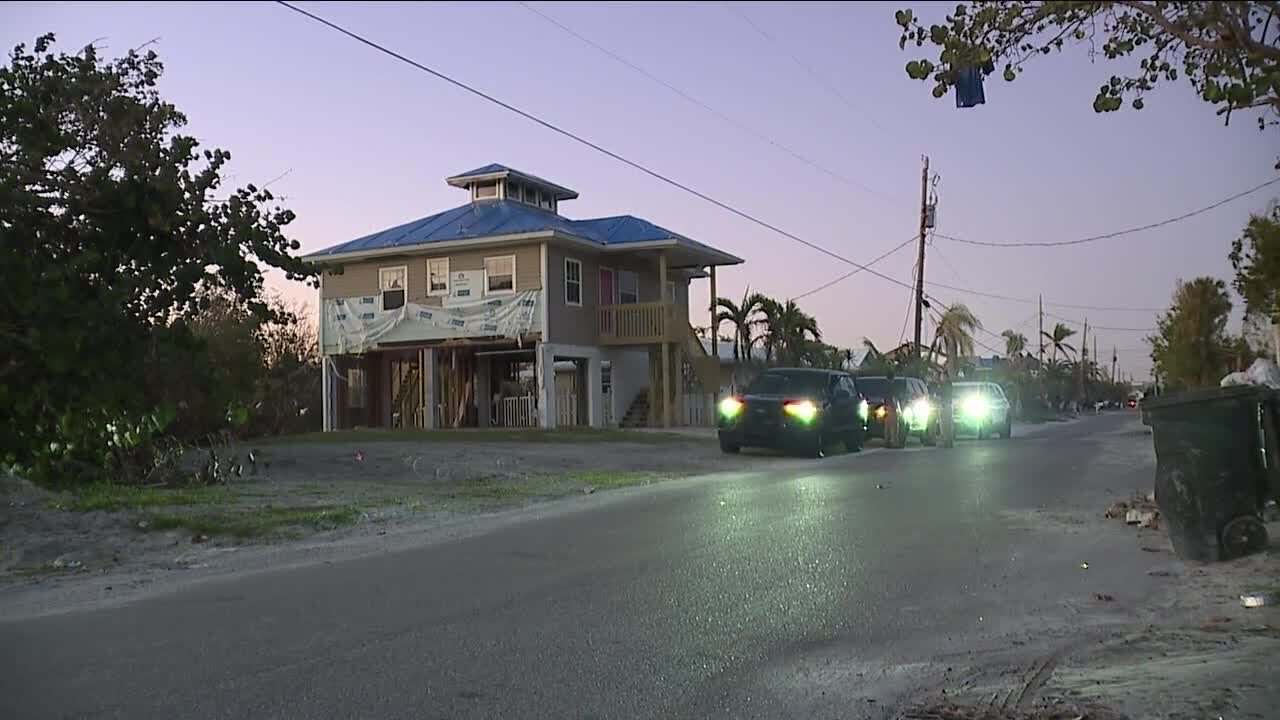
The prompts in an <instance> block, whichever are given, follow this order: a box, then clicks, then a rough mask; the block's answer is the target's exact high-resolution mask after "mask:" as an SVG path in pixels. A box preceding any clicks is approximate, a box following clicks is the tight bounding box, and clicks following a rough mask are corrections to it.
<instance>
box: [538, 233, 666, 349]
mask: <svg viewBox="0 0 1280 720" xmlns="http://www.w3.org/2000/svg"><path fill="white" fill-rule="evenodd" d="M566 258H573V259H574V260H578V261H581V262H582V307H575V306H572V305H567V304H566V303H565V288H564V267H565V259H566ZM601 267H608V268H612V269H613V270H614V272H618V271H621V270H629V271H632V272H635V273H637V274H638V275H639V280H640V302H658V301H660V300H662V299H663V298H662V294H661V292H660V291H659V288H658V263H657V258H656V256H654V255H652V254H650V255H621V254H613V253H611V254H608V255H604V254H599V253H593V252H591V251H590V250H587V249H585V248H583V249H579V248H567V247H560V246H557V245H548V246H547V327H548V331H547V337H548V338H549V341H550V342H555V343H564V344H567V345H594V344H595V343H596V330H597V326H596V322H597V320H596V307H597V305H598V304H599V299H600V268H601ZM670 279H671V280H673V281H675V283H676V300H677V302H683V303H686V304H687V301H688V296H689V284H688V280H687V279H686V278H684V277H683V276H677V274H676V273H675V272H672V273H671V275H670ZM615 284H616V280H615Z"/></svg>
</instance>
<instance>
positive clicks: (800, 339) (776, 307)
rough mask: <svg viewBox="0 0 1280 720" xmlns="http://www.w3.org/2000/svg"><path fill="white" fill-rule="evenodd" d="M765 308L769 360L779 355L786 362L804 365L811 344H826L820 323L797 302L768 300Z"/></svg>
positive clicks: (765, 340)
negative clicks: (819, 326) (819, 327)
mask: <svg viewBox="0 0 1280 720" xmlns="http://www.w3.org/2000/svg"><path fill="white" fill-rule="evenodd" d="M762 305H763V315H764V319H763V320H761V323H762V324H763V325H764V328H765V336H764V343H765V355H766V357H767V358H768V359H769V360H772V359H773V357H774V356H775V355H777V356H778V358H779V359H780V360H781V361H782V362H784V363H789V364H794V363H797V362H800V361H801V360H803V359H804V357H805V355H806V353H807V351H808V348H809V345H810V343H817V342H821V341H822V332H821V331H819V330H818V321H817V320H815V319H814V318H813V316H812V315H809V314H808V313H806V312H804V311H803V310H801V309H800V306H799V305H797V304H796V302H795V301H794V300H788V301H786V302H785V303H779V302H778V301H776V300H768V299H766V300H765V301H764V302H763V303H762Z"/></svg>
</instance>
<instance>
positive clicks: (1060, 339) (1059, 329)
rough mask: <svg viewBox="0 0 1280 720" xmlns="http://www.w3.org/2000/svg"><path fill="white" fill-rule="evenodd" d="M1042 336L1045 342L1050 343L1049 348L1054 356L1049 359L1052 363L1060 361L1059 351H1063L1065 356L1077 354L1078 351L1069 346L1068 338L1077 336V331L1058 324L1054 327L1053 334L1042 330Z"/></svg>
mask: <svg viewBox="0 0 1280 720" xmlns="http://www.w3.org/2000/svg"><path fill="white" fill-rule="evenodd" d="M1040 334H1041V335H1043V336H1044V339H1045V340H1048V341H1049V347H1050V348H1052V350H1053V353H1052V356H1051V357H1050V358H1049V359H1050V361H1054V360H1057V359H1058V352H1059V351H1061V352H1062V354H1063V355H1067V356H1070V355H1075V354H1076V349H1075V348H1074V347H1071V345H1069V344H1067V338H1069V337H1071V336H1072V335H1075V334H1076V331H1075V330H1072V329H1071V328H1069V327H1067V326H1066V325H1065V324H1063V323H1058V324H1057V325H1054V326H1053V331H1052V332H1046V331H1043V330H1042V331H1041V332H1040Z"/></svg>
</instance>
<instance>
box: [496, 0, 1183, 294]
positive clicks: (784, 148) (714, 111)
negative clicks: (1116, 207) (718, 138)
mask: <svg viewBox="0 0 1280 720" xmlns="http://www.w3.org/2000/svg"><path fill="white" fill-rule="evenodd" d="M519 5H520V6H521V7H523V8H525V9H526V10H528V11H529V12H531V13H533V14H534V15H537V16H538V17H540V18H542V19H543V20H545V21H546V22H548V23H550V24H552V25H554V26H555V27H557V28H559V29H560V30H562V31H563V32H565V33H567V34H569V35H570V36H572V37H574V38H576V39H577V40H579V41H581V42H583V43H585V44H586V45H588V46H590V47H592V48H594V49H596V50H597V51H599V52H601V53H604V54H605V55H607V56H609V57H610V58H612V59H613V60H615V61H617V62H619V63H621V64H623V65H625V66H626V67H628V68H630V69H632V70H634V71H635V72H637V73H640V74H641V75H642V76H644V77H645V78H647V79H649V80H650V81H652V82H654V83H657V84H658V85H661V86H662V87H664V88H666V89H667V90H669V91H671V92H673V93H675V94H676V95H679V96H680V97H682V98H684V99H685V100H687V101H688V102H691V103H693V104H694V105H697V106H698V107H700V108H702V109H703V110H706V111H707V112H709V113H711V114H713V115H715V116H716V117H717V118H719V119H721V120H723V121H724V122H727V123H729V124H730V125H733V126H734V127H736V128H738V129H739V130H742V131H743V132H746V133H748V134H750V135H752V136H754V137H756V138H757V139H759V140H761V141H763V142H765V143H767V144H769V145H772V146H773V147H775V148H778V149H779V150H782V151H783V152H785V153H787V154H789V155H791V156H792V157H794V158H795V159H797V160H799V161H801V162H803V163H805V164H807V165H809V166H811V167H813V168H815V169H817V170H819V171H821V172H823V173H825V174H827V175H829V176H831V177H833V178H835V179H837V180H840V181H841V182H844V183H846V184H848V185H851V186H854V187H857V188H859V189H862V190H864V191H866V192H869V193H872V194H875V195H880V196H881V197H884V196H883V195H882V194H881V193H879V192H878V191H876V190H875V189H874V188H871V187H869V186H867V185H866V184H864V183H861V182H859V181H857V180H854V179H852V178H849V177H846V176H844V175H842V174H840V173H838V172H836V171H834V170H832V169H830V168H828V167H826V166H824V165H822V164H821V163H818V162H816V161H814V160H812V159H810V158H808V157H806V156H804V155H802V154H801V153H799V152H797V151H795V150H793V149H792V148H790V147H788V146H786V145H783V144H782V143H779V142H777V141H776V140H774V139H773V138H771V137H769V136H767V135H765V134H763V133H761V132H759V131H757V130H755V129H754V128H752V127H750V126H748V125H745V124H743V123H741V122H739V121H737V120H735V119H733V118H732V117H730V116H728V115H726V114H725V113H723V112H721V111H720V110H717V109H716V108H714V107H712V106H711V105H708V104H707V103H705V102H703V101H702V100H699V99H698V98H696V97H694V96H692V95H690V94H689V93H687V92H685V91H684V90H681V89H680V88H679V87H677V86H675V85H672V84H671V83H669V82H667V81H666V80H663V79H662V78H660V77H658V76H656V75H654V74H653V73H651V72H649V71H648V70H646V69H644V68H643V67H641V66H639V65H637V64H635V63H634V62H632V61H630V60H628V59H626V58H625V57H622V56H621V55H619V54H618V53H616V52H614V51H612V50H610V49H609V48H607V47H604V46H603V45H601V44H599V43H597V42H595V41H594V40H591V39H590V38H588V37H586V36H584V35H582V34H581V33H579V32H577V31H576V30H574V29H573V28H571V27H569V26H567V25H565V24H564V23H562V22H560V21H559V20H556V19H555V18H554V17H552V16H550V15H548V14H547V13H545V12H543V11H541V10H539V9H537V8H535V7H533V6H532V5H529V4H528V3H526V2H524V1H523V0H520V2H519ZM725 5H726V7H728V8H729V9H730V10H732V11H734V12H736V13H737V14H738V15H740V16H741V17H742V19H743V20H744V21H745V22H747V23H748V24H749V25H751V26H752V27H753V28H755V29H756V31H757V32H759V33H760V34H761V35H763V36H764V37H765V39H766V40H769V41H770V42H773V40H772V38H771V37H770V36H769V35H768V34H767V33H765V32H764V31H763V30H761V29H760V28H759V27H758V26H757V25H756V24H755V23H754V22H753V21H752V20H751V19H750V17H749V16H747V15H746V13H745V12H743V11H741V10H740V9H738V8H734V7H732V6H729V5H728V4H727V3H725ZM792 60H793V61H795V62H796V63H797V64H800V65H802V66H803V63H800V61H799V60H798V59H797V58H795V57H794V56H792ZM934 234H935V236H940V237H946V238H947V239H951V238H950V237H948V236H945V235H938V233H936V232H935V233H934ZM918 238H919V236H918V235H917V236H916V237H915V238H912V239H911V240H908V241H906V242H905V243H903V244H902V245H900V246H897V247H895V248H893V249H892V250H890V251H889V252H888V253H885V254H884V255H881V256H880V257H877V258H876V259H874V260H872V261H871V262H869V263H867V264H866V266H867V267H870V266H871V265H874V264H876V263H878V262H879V261H881V260H883V259H884V258H886V257H888V256H889V255H892V254H893V253H895V252H897V251H898V250H900V249H901V248H902V247H904V246H905V245H908V244H910V243H911V242H912V241H914V240H916V239H918ZM934 252H937V253H938V255H939V257H941V258H942V260H943V262H944V263H946V265H947V266H948V268H949V269H950V270H951V272H952V274H954V275H955V276H956V279H961V278H960V274H959V272H958V271H957V270H956V268H955V265H954V264H952V263H951V261H950V260H948V259H947V257H946V256H945V255H943V254H942V253H941V251H940V250H939V249H938V248H937V247H936V245H935V247H934ZM863 269H864V268H862V267H859V268H857V269H855V270H854V271H853V272H850V273H846V274H845V275H841V276H840V277H838V278H836V279H834V280H831V281H829V282H827V283H824V284H822V285H820V286H818V287H816V288H814V289H812V290H809V291H807V292H804V293H802V294H800V295H797V296H795V297H794V298H792V299H793V300H800V299H803V298H805V297H808V296H810V295H813V294H816V293H818V292H820V291H822V290H825V289H827V288H829V287H831V286H833V285H836V284H838V283H840V282H843V281H844V280H846V279H848V278H849V277H852V276H853V275H856V274H857V273H859V272H861V271H862V270H863ZM933 284H935V285H939V284H938V283H933ZM939 287H946V288H947V289H950V290H956V291H958V292H968V293H972V294H977V295H982V294H984V293H981V292H978V291H973V290H968V289H965V288H957V287H954V286H944V285H939ZM987 295H988V296H989V297H996V296H994V295H992V294H990V293H987ZM999 299H1008V300H1014V299H1013V298H1004V297H1000V298H999ZM1014 301H1018V300H1014ZM1025 302H1031V301H1025ZM1050 305H1055V303H1050ZM1060 306H1061V307H1071V308H1074V309H1082V310H1099V311H1101V310H1104V309H1110V310H1117V311H1127V310H1140V311H1142V312H1148V311H1151V312H1158V310H1155V309H1148V308H1099V307H1090V306H1072V305H1067V304H1060Z"/></svg>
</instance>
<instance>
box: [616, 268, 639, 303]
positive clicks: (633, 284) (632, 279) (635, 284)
mask: <svg viewBox="0 0 1280 720" xmlns="http://www.w3.org/2000/svg"><path fill="white" fill-rule="evenodd" d="M638 302H640V276H639V275H637V274H636V273H634V272H631V271H630V270H619V271H618V304H619V305H631V304H634V303H638Z"/></svg>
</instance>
